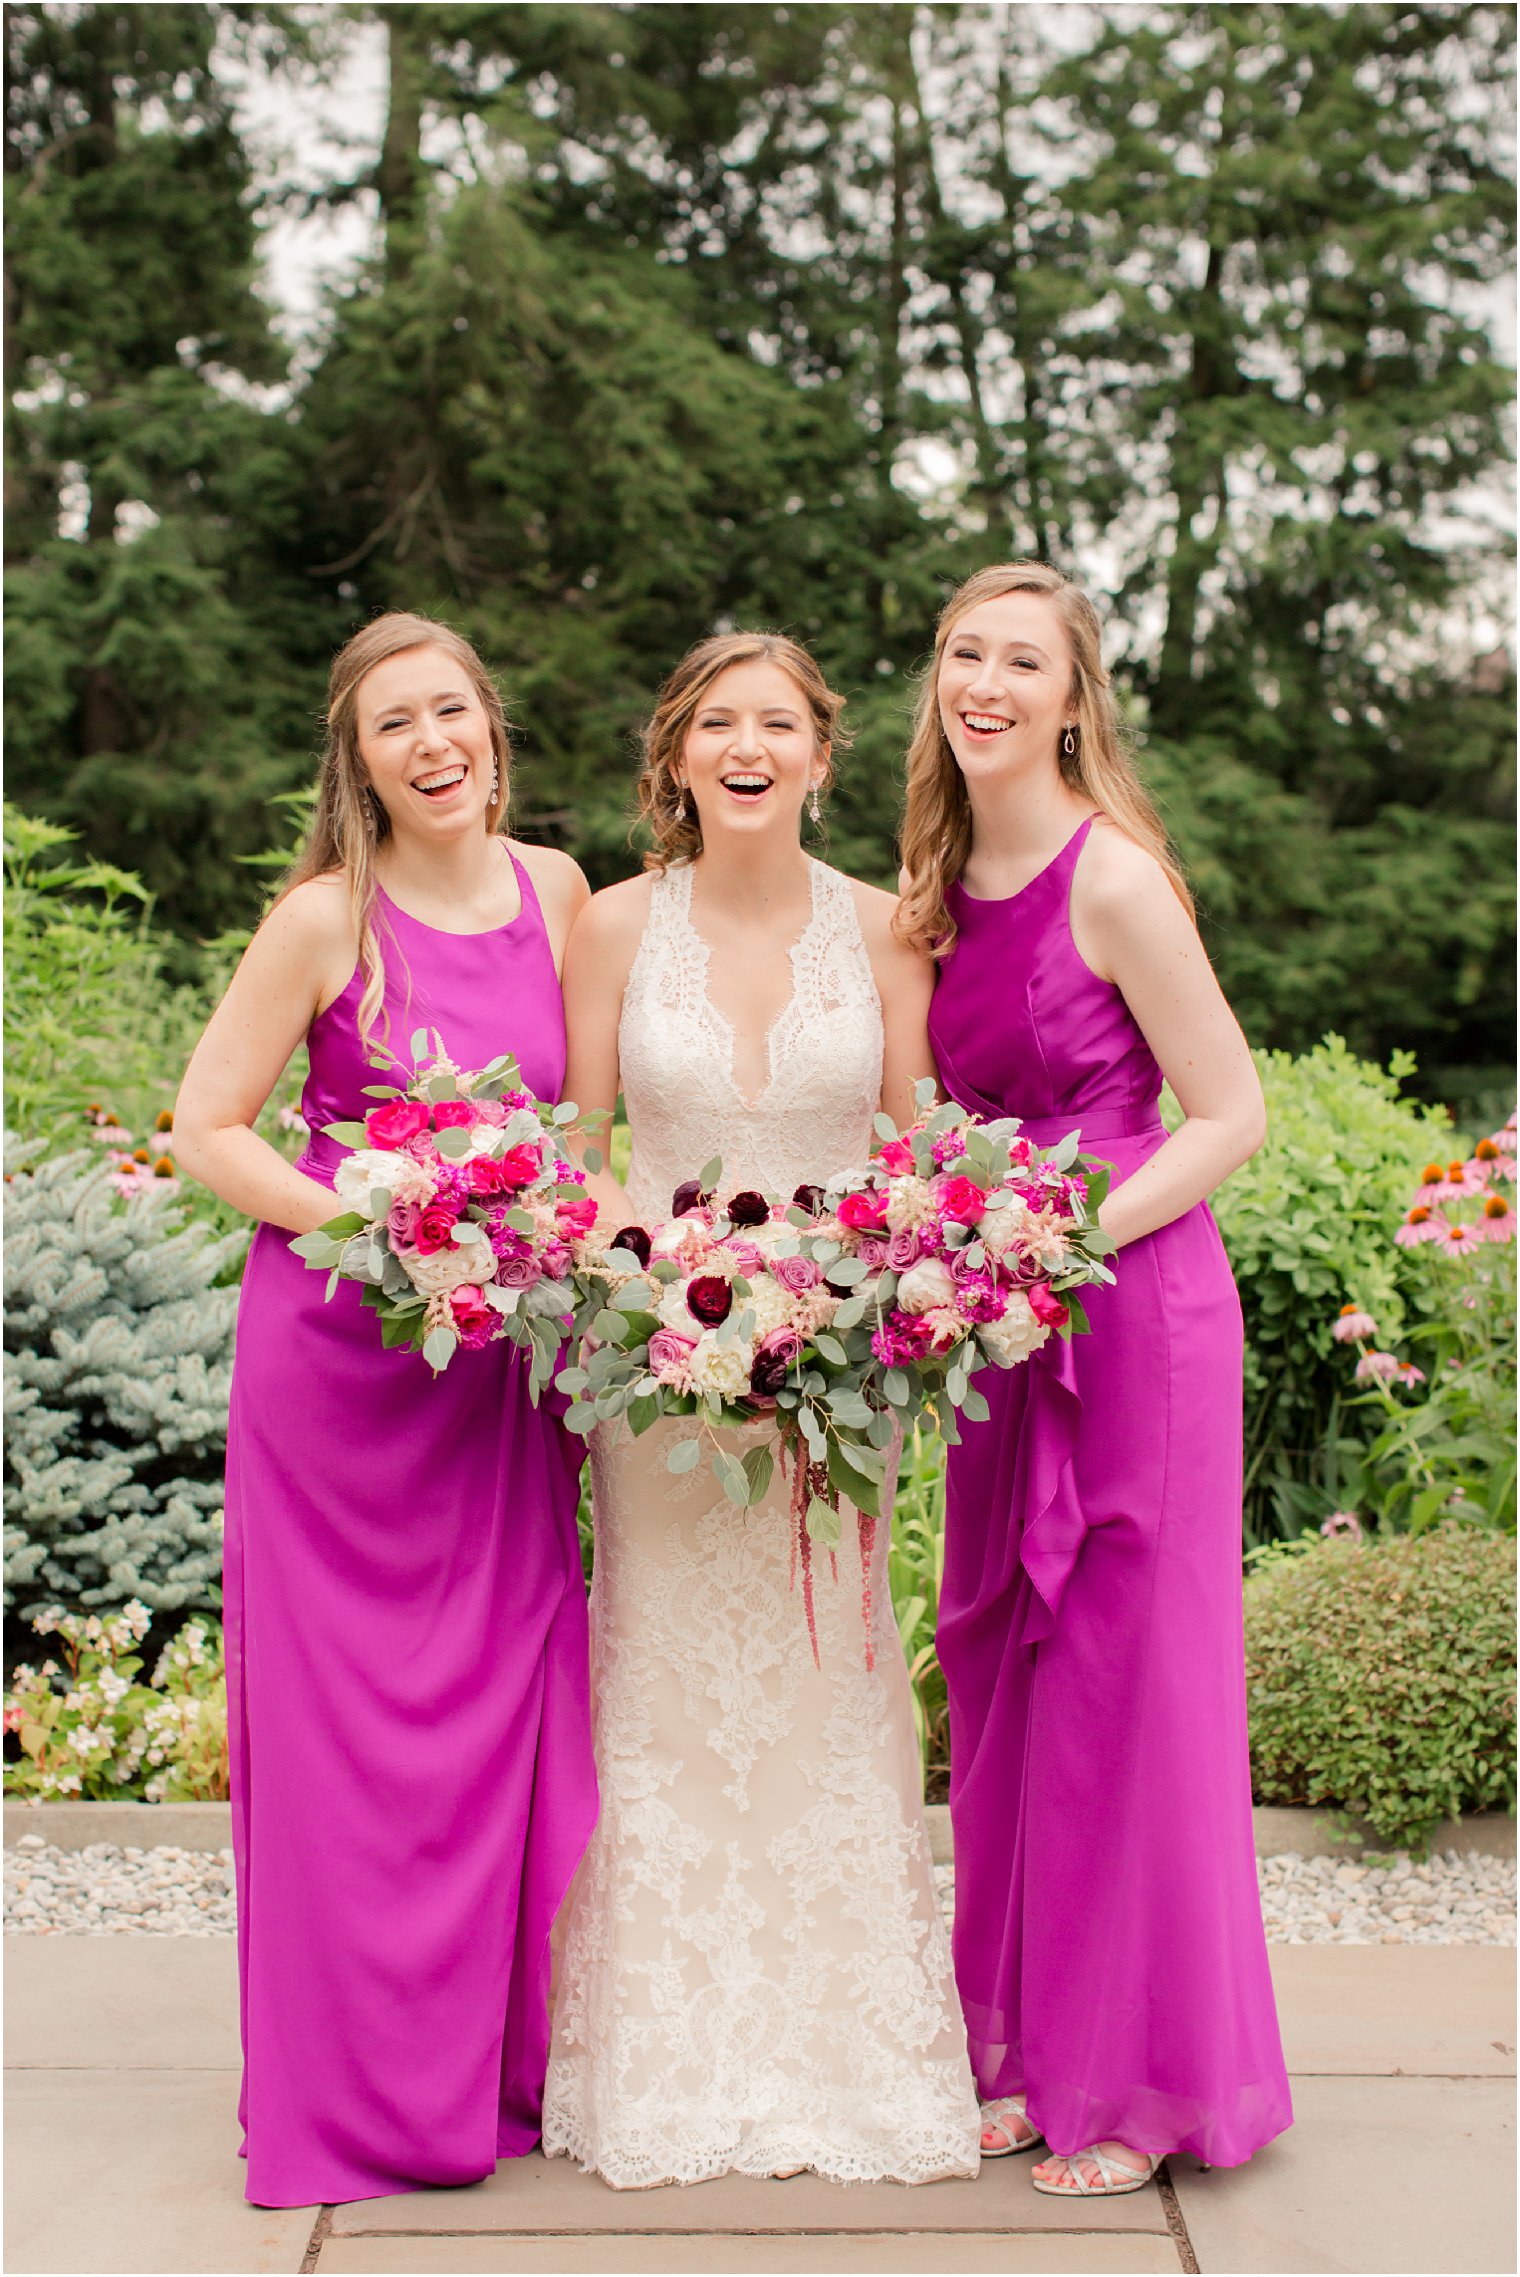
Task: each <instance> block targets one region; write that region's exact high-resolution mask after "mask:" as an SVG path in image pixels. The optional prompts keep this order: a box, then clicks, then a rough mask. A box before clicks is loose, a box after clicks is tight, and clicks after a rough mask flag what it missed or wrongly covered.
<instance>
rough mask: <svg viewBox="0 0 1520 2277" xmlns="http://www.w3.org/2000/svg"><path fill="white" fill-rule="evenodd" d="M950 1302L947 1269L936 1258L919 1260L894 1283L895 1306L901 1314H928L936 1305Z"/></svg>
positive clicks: (952, 1288) (952, 1289) (952, 1296)
mask: <svg viewBox="0 0 1520 2277" xmlns="http://www.w3.org/2000/svg"><path fill="white" fill-rule="evenodd" d="M954 1302H955V1283H954V1281H952V1280H951V1278H950V1268H949V1267H948V1265H946V1264H945V1263H944V1262H943V1260H942V1259H940V1258H938V1257H921V1258H920V1259H919V1261H918V1263H917V1264H916V1265H910V1266H909V1267H908V1270H907V1272H906V1273H904V1275H903V1277H902V1279H901V1280H900V1281H899V1282H898V1284H897V1303H898V1304H899V1305H900V1306H901V1308H902V1310H903V1311H904V1312H929V1311H931V1310H932V1309H933V1308H934V1307H935V1306H937V1305H951V1304H954Z"/></svg>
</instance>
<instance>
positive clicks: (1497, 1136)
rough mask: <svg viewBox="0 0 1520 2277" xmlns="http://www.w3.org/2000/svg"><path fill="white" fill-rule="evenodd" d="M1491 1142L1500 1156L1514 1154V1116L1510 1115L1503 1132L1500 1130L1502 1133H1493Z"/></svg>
mask: <svg viewBox="0 0 1520 2277" xmlns="http://www.w3.org/2000/svg"><path fill="white" fill-rule="evenodd" d="M1493 1142H1494V1145H1495V1146H1496V1147H1497V1148H1498V1149H1499V1152H1500V1153H1501V1154H1513V1153H1514V1151H1515V1118H1514V1116H1513V1115H1511V1116H1510V1119H1509V1121H1508V1122H1507V1123H1506V1124H1505V1126H1504V1128H1503V1130H1502V1131H1495V1132H1494V1133H1493Z"/></svg>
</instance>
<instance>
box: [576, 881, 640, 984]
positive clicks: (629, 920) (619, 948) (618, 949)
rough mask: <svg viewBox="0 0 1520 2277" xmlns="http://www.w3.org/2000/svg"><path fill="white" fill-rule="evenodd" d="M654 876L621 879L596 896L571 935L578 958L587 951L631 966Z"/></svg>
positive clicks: (604, 887)
mask: <svg viewBox="0 0 1520 2277" xmlns="http://www.w3.org/2000/svg"><path fill="white" fill-rule="evenodd" d="M653 891H654V873H653V872H652V871H649V870H645V871H643V872H641V874H640V875H639V876H638V877H633V878H619V880H618V882H617V884H616V885H610V886H603V888H602V890H601V892H600V893H594V894H592V895H591V897H590V899H589V900H588V901H587V903H586V905H585V907H584V908H583V909H582V910H581V912H580V915H579V916H578V917H577V918H576V920H575V931H574V933H573V935H572V936H571V938H572V941H573V943H574V947H575V952H576V954H577V956H578V957H584V956H585V955H586V953H587V952H588V951H590V952H592V953H594V954H595V955H596V956H598V957H601V958H606V959H609V960H617V961H621V962H624V963H631V962H632V959H633V953H634V951H635V950H636V949H637V947H638V945H639V937H640V935H641V934H642V933H643V930H644V924H645V920H646V919H647V918H648V915H649V902H650V896H651V894H652V893H653Z"/></svg>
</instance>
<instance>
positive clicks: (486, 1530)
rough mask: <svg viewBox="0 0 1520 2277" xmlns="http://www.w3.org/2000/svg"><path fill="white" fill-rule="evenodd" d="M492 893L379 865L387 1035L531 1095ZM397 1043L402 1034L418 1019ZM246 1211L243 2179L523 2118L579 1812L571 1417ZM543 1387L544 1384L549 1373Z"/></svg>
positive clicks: (438, 2156)
mask: <svg viewBox="0 0 1520 2277" xmlns="http://www.w3.org/2000/svg"><path fill="white" fill-rule="evenodd" d="M518 877H519V880H520V883H521V886H522V910H521V913H520V915H519V916H518V917H517V918H516V919H515V921H514V922H513V923H512V924H511V925H507V926H501V927H498V928H497V929H496V930H494V931H492V932H489V933H482V934H467V935H460V934H452V933H440V932H436V931H435V930H434V929H433V928H432V927H431V926H427V925H423V924H421V923H419V921H418V920H417V919H415V918H412V917H409V916H407V915H406V914H405V912H404V911H402V910H400V909H399V908H397V907H396V905H395V904H394V903H393V902H390V901H388V900H387V899H386V898H385V897H384V896H382V897H381V900H380V903H379V933H380V942H381V948H382V952H383V955H384V960H385V968H386V998H385V1004H386V1011H387V1014H388V1016H389V1041H390V1048H391V1049H392V1050H393V1051H395V1052H397V1053H398V1054H400V1055H401V1057H402V1058H403V1060H404V1061H405V1063H406V1065H407V1067H408V1068H409V1067H410V1064H411V1061H410V1052H409V1046H408V1039H409V1038H410V1037H411V1035H412V1034H413V1032H414V1031H415V1030H417V1029H419V1028H424V1029H429V1030H434V1029H436V1030H438V1031H439V1032H440V1033H441V1036H442V1041H443V1045H444V1048H445V1050H446V1051H447V1052H448V1053H449V1054H450V1056H451V1057H452V1058H453V1059H454V1060H455V1061H456V1062H457V1063H458V1064H459V1065H460V1066H462V1067H480V1066H483V1065H484V1064H485V1063H486V1062H487V1061H488V1060H490V1059H493V1058H494V1057H495V1056H496V1055H497V1054H498V1053H499V1052H502V1051H505V1050H510V1051H513V1052H515V1053H516V1055H517V1057H518V1060H519V1063H520V1065H521V1068H522V1074H523V1080H524V1082H525V1083H526V1084H528V1085H529V1086H530V1087H531V1088H532V1089H533V1090H534V1091H535V1092H537V1093H538V1095H539V1096H540V1097H547V1098H550V1099H557V1098H558V1096H559V1091H560V1086H561V1084H562V1082H563V1080H564V1071H565V1026H564V1010H563V1005H562V1001H561V997H560V990H559V982H558V979H557V977H556V975H555V971H554V960H553V956H552V953H551V951H550V947H549V941H548V936H547V934H546V932H545V929H544V922H543V918H542V915H541V914H540V911H539V906H538V902H537V898H536V896H535V894H534V891H533V886H532V883H531V881H530V879H529V878H528V876H527V873H526V871H525V870H524V869H523V868H522V866H521V864H519V865H518ZM362 989H363V979H362V976H361V975H360V974H359V973H355V975H354V977H353V979H352V980H351V981H350V983H349V985H348V987H347V988H346V989H345V990H344V992H343V994H342V995H341V996H340V997H339V998H338V999H337V1001H336V1003H334V1004H332V1005H330V1006H329V1007H328V1009H327V1010H326V1011H324V1012H322V1013H320V1014H319V1015H318V1017H317V1018H316V1020H314V1021H313V1023H312V1026H311V1030H310V1034H309V1036H308V1039H307V1040H308V1045H309V1049H310V1056H311V1073H310V1078H309V1080H308V1082H307V1085H306V1091H305V1096H304V1099H303V1102H302V1105H303V1109H304V1112H305V1115H306V1119H307V1121H308V1122H309V1123H310V1125H311V1128H312V1133H313V1136H312V1139H311V1143H310V1145H309V1147H308V1149H307V1151H306V1154H305V1155H304V1157H303V1158H302V1163H301V1167H302V1168H303V1169H304V1170H305V1171H307V1172H308V1174H309V1175H310V1176H311V1177H313V1178H316V1179H320V1180H321V1181H322V1182H323V1183H324V1184H328V1185H330V1184H331V1183H332V1179H333V1174H334V1171H335V1169H336V1166H337V1163H338V1161H339V1160H340V1159H341V1156H342V1152H343V1150H342V1148H341V1147H339V1146H338V1145H336V1144H335V1143H334V1142H333V1141H332V1140H331V1139H327V1138H324V1137H322V1136H321V1135H320V1134H321V1130H322V1126H323V1125H324V1124H326V1123H331V1122H346V1121H353V1120H357V1119H359V1118H360V1117H362V1116H363V1114H364V1113H365V1111H366V1110H367V1108H369V1107H370V1106H372V1105H373V1104H374V1102H373V1101H372V1100H368V1099H366V1098H365V1097H364V1088H365V1086H366V1085H367V1084H374V1083H380V1082H387V1081H401V1080H404V1079H405V1078H404V1077H398V1076H396V1075H395V1074H394V1072H393V1071H387V1070H377V1069H376V1068H374V1067H373V1066H372V1065H370V1064H369V1062H368V1060H367V1057H366V1053H365V1050H364V1049H363V1047H362V1046H361V1043H360V1040H359V1035H358V1030H357V1025H356V1018H355V1015H356V1013H357V1009H358V1003H359V998H360V995H361V993H362ZM425 1056H429V1057H430V1056H431V1046H429V1047H428V1050H427V1053H426V1055H425ZM290 1239H291V1237H290V1235H289V1234H287V1233H284V1232H282V1231H281V1230H280V1229H279V1228H278V1227H275V1226H268V1225H266V1226H261V1227H260V1228H259V1231H258V1233H257V1235H256V1236H255V1238H254V1243H253V1247H252V1250H251V1252H250V1255H249V1259H248V1270H247V1275H246V1277H245V1279H244V1283H243V1293H242V1304H241V1309H240V1312H239V1315H238V1332H237V1358H236V1366H235V1369H234V1374H233V1388H232V1413H231V1420H230V1425H229V1431H228V1441H227V1537H226V1631H227V1679H228V1721H229V1737H230V1743H231V1755H232V1833H233V1847H234V1853H235V1858H236V1867H237V1890H238V1946H239V1963H240V1971H241V1980H242V2015H243V2093H242V2102H241V2107H240V2108H241V2117H242V2121H243V2126H244V2130H245V2134H246V2146H245V2147H246V2155H247V2160H248V2178H247V2194H248V2196H249V2197H250V2198H251V2199H252V2200H253V2201H254V2202H255V2203H256V2204H258V2205H263V2206H300V2205H309V2204H313V2203H317V2202H320V2201H323V2200H334V2199H355V2198H374V2197H380V2196H384V2195H387V2194H388V2193H390V2192H392V2191H400V2190H418V2189H424V2188H433V2187H437V2186H439V2185H442V2184H447V2183H465V2182H478V2181H479V2180H480V2179H481V2178H482V2177H483V2176H485V2175H488V2174H490V2173H491V2171H492V2169H493V2168H494V2166H495V2164H496V2161H497V2159H498V2157H512V2156H515V2155H518V2154H520V2153H522V2152H525V2151H528V2150H530V2149H532V2147H533V2145H534V2144H535V2143H536V2142H537V2140H538V2132H539V2112H540V2105H541V2101H542V2094H543V2082H544V2070H545V2065H546V2062H547V2058H548V2044H549V1965H550V1950H549V1939H550V1931H551V1929H552V1926H553V1922H554V1917H555V1914H556V1912H557V1911H558V1908H559V1906H560V1903H561V1901H562V1899H563V1897H564V1895H565V1892H566V1890H567V1888H568V1886H569V1883H570V1879H571V1877H572V1875H573V1874H574V1871H575V1868H576V1866H577V1865H578V1863H579V1861H580V1857H581V1854H582V1852H583V1850H584V1849H585V1846H586V1843H587V1840H588V1838H589V1836H590V1832H591V1829H592V1826H593V1825H594V1823H595V1819H596V1774H595V1767H594V1764H593V1760H592V1755H591V1726H590V1702H589V1697H588V1693H589V1676H588V1639H587V1625H586V1601H585V1590H584V1587H583V1584H582V1579H581V1564H580V1553H579V1548H578V1544H577V1538H576V1523H575V1512H576V1500H577V1480H578V1473H579V1469H580V1460H581V1449H580V1446H579V1443H578V1442H576V1441H574V1440H573V1439H571V1438H570V1437H569V1435H568V1434H567V1433H566V1432H565V1431H564V1429H563V1427H562V1425H561V1423H560V1421H559V1419H558V1417H557V1415H556V1414H555V1413H553V1412H551V1407H552V1405H554V1404H555V1402H554V1401H553V1399H552V1397H551V1400H550V1401H546V1402H545V1404H543V1405H541V1406H539V1407H534V1406H533V1405H532V1403H531V1401H530V1399H529V1396H528V1376H527V1368H526V1364H525V1362H524V1360H523V1358H522V1356H521V1355H520V1354H519V1352H518V1351H517V1348H516V1347H515V1346H514V1345H511V1344H507V1343H497V1344H492V1345H489V1346H487V1347H486V1348H485V1349H484V1350H481V1351H475V1352H470V1351H460V1352H457V1353H456V1354H455V1356H454V1359H453V1360H452V1361H451V1363H450V1365H449V1367H448V1369H447V1371H446V1372H445V1373H444V1374H443V1375H441V1376H439V1377H438V1378H436V1379H435V1378H434V1377H433V1376H432V1374H431V1373H430V1371H429V1369H428V1368H427V1366H426V1364H425V1363H424V1362H423V1360H422V1359H421V1357H420V1355H418V1354H417V1353H414V1352H400V1351H392V1352H387V1351H385V1350H383V1349H382V1346H381V1342H380V1325H379V1322H378V1321H377V1320H376V1318H375V1316H374V1314H373V1313H371V1312H366V1311H364V1310H363V1309H362V1307H361V1304H360V1292H359V1289H358V1287H357V1285H356V1284H355V1283H353V1282H351V1281H345V1282H341V1283H340V1284H339V1286H338V1288H337V1289H336V1291H335V1292H334V1294H333V1297H332V1300H331V1302H330V1303H329V1302H326V1301H324V1290H325V1287H326V1282H325V1279H324V1277H323V1276H322V1275H321V1274H319V1273H316V1272H313V1271H312V1270H311V1269H310V1268H308V1267H307V1266H305V1265H303V1264H302V1263H301V1261H300V1259H299V1258H298V1257H296V1256H295V1255H294V1254H293V1253H292V1251H291V1248H290ZM558 1404H560V1405H562V1403H558Z"/></svg>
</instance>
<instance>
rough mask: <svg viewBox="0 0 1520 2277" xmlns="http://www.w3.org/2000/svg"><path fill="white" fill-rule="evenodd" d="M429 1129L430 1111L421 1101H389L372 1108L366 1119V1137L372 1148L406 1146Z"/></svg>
mask: <svg viewBox="0 0 1520 2277" xmlns="http://www.w3.org/2000/svg"><path fill="white" fill-rule="evenodd" d="M427 1127H428V1111H427V1109H426V1107H424V1106H423V1104H422V1101H421V1100H420V1099H388V1100H387V1101H386V1103H385V1105H384V1106H383V1107H371V1109H370V1111H369V1113H368V1114H367V1115H366V1116H365V1118H364V1135H365V1137H366V1138H367V1139H368V1140H369V1143H370V1145H371V1146H387V1147H399V1146H405V1145H406V1142H407V1140H408V1139H414V1138H418V1137H420V1136H421V1134H422V1133H423V1132H424V1131H425V1130H426V1129H427Z"/></svg>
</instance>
